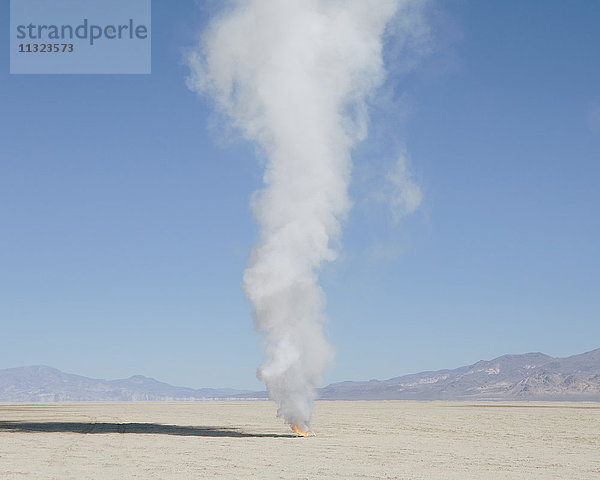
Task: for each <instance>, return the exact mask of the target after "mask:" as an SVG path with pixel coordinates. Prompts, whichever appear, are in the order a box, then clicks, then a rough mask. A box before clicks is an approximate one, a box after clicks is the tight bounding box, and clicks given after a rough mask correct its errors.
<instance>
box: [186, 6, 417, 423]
mask: <svg viewBox="0 0 600 480" xmlns="http://www.w3.org/2000/svg"><path fill="white" fill-rule="evenodd" d="M410 3H411V4H413V3H414V2H410ZM406 4H407V2H406V1H405V2H402V1H400V0H398V1H393V0H343V1H342V0H248V1H236V2H232V3H229V4H228V6H227V8H225V10H224V11H223V12H222V13H221V14H220V15H219V16H217V17H215V18H214V19H213V21H212V23H211V24H210V25H209V27H208V28H207V30H206V31H205V32H204V35H203V37H202V39H201V41H200V42H199V44H198V45H197V47H196V48H194V49H193V51H191V53H190V54H189V55H188V58H187V60H188V64H189V66H190V69H191V75H190V76H189V78H188V86H189V87H190V88H191V89H193V90H196V91H198V92H202V93H209V94H210V95H211V96H212V97H213V98H214V99H215V102H216V105H217V106H218V108H219V109H220V111H221V112H222V113H224V114H225V115H226V116H227V117H229V119H230V121H231V122H232V123H233V125H234V126H236V127H237V128H239V130H240V131H241V132H242V133H243V135H244V136H245V137H246V138H247V139H248V140H250V141H252V142H255V143H256V144H258V145H259V146H260V148H261V149H262V150H263V151H264V153H265V155H266V158H267V161H266V165H265V174H264V188H263V189H262V190H260V191H258V192H256V193H255V194H254V196H253V198H252V209H253V212H254V214H255V217H256V221H257V222H258V224H259V226H260V234H259V240H258V243H257V245H256V246H255V247H254V250H253V252H252V255H251V258H250V260H249V262H248V267H247V269H246V272H245V274H244V279H243V288H244V291H245V293H246V296H247V298H248V299H249V300H250V301H251V303H252V307H253V316H254V321H255V327H256V329H257V330H258V331H259V332H261V333H262V334H263V335H264V341H265V357H264V359H263V361H262V364H261V365H260V367H259V369H258V377H259V379H261V380H264V382H265V383H266V385H267V389H268V391H269V396H270V398H271V399H272V400H274V401H275V402H277V403H278V405H279V411H278V414H279V415H280V416H282V417H284V419H285V421H286V422H288V423H290V424H295V425H297V426H298V427H299V428H300V429H301V430H308V428H309V424H310V420H311V412H312V409H313V399H314V391H315V387H316V386H317V385H318V383H319V382H320V378H321V372H322V370H323V368H324V366H325V364H326V363H327V362H328V361H329V360H330V358H331V356H332V349H331V347H330V345H329V344H328V343H327V341H326V340H325V338H324V336H323V331H322V323H323V320H324V314H323V307H324V300H325V299H324V294H323V291H322V289H321V288H320V286H319V284H318V273H319V270H320V269H321V267H322V266H323V264H324V262H331V261H333V260H334V259H335V258H336V244H337V242H338V241H339V235H340V224H341V222H342V221H343V220H344V217H345V216H346V214H347V213H348V210H349V208H350V200H349V198H348V183H349V180H350V173H351V159H350V150H351V148H352V146H353V145H355V144H356V142H358V141H359V140H361V139H362V138H363V137H364V136H365V134H366V125H367V116H366V100H367V99H368V97H369V95H371V94H372V93H373V92H374V90H375V89H376V87H377V86H379V85H380V84H381V83H382V81H383V79H384V74H385V71H384V65H383V59H382V48H383V36H384V31H385V29H386V25H387V24H388V22H390V21H391V20H392V19H393V18H394V17H395V16H396V15H398V10H399V9H400V8H401V7H402V6H403V5H406ZM396 28H398V26H396ZM408 203H410V202H408ZM411 205H412V204H411ZM407 207H408V208H410V205H407Z"/></svg>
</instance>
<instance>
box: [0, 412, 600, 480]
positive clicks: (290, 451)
mask: <svg viewBox="0 0 600 480" xmlns="http://www.w3.org/2000/svg"><path fill="white" fill-rule="evenodd" d="M275 411H276V408H275V405H274V404H272V403H271V402H261V401H256V402H177V403H166V402H161V403H64V404H28V405H24V404H0V478H2V479H3V480H5V479H23V478H32V479H36V480H38V479H39V480H41V479H60V480H66V479H78V480H80V479H123V480H125V479H130V478H141V479H151V478H159V479H192V478H193V479H197V478H232V479H233V478H235V479H250V478H265V479H278V478H285V479H287V478H290V479H305V478H306V479H315V478H326V479H335V478H340V479H355V478H369V479H384V478H388V479H390V478H395V479H460V480H464V479H486V480H487V479H544V480H548V479H561V480H565V479H568V480H577V479H598V478H600V404H598V403H511V404H506V403H503V404H495V403H461V402H317V406H316V409H315V414H314V420H313V426H314V428H315V430H316V431H317V436H316V437H310V438H298V437H294V436H292V435H291V434H290V433H291V432H290V431H289V428H288V427H287V426H286V425H284V424H283V423H282V422H281V420H280V419H277V418H275Z"/></svg>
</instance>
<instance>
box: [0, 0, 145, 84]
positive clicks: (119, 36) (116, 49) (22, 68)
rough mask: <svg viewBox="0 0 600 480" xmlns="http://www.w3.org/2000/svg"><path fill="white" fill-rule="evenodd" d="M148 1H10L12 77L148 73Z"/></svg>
mask: <svg viewBox="0 0 600 480" xmlns="http://www.w3.org/2000/svg"><path fill="white" fill-rule="evenodd" d="M151 9H152V4H151V0H10V73H15V74H48V73H52V74H63V73H68V74H72V73H75V74H121V73H128V74H149V73H151V64H152V52H151V50H152V14H151V13H152V12H151Z"/></svg>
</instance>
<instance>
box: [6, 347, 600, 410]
mask: <svg viewBox="0 0 600 480" xmlns="http://www.w3.org/2000/svg"><path fill="white" fill-rule="evenodd" d="M317 394H318V398H319V399H321V400H569V401H583V400H588V401H600V348H599V349H597V350H593V351H591V352H587V353H583V354H580V355H573V356H571V357H567V358H554V357H551V356H549V355H544V354H543V353H526V354H523V355H503V356H501V357H498V358H495V359H494V360H490V361H483V360H482V361H479V362H477V363H475V364H473V365H469V366H466V367H460V368H456V369H454V370H438V371H435V372H422V373H417V374H412V375H405V376H402V377H396V378H391V379H389V380H370V381H367V382H351V381H348V382H340V383H332V384H331V385H328V386H326V387H324V388H320V389H318V391H317ZM266 397H267V395H266V392H248V391H243V390H235V389H228V388H225V389H213V388H202V389H192V388H185V387H174V386H172V385H169V384H167V383H163V382H159V381H157V380H154V379H153V378H148V377H144V376H141V375H136V376H133V377H131V378H127V379H123V380H99V379H93V378H87V377H82V376H79V375H73V374H69V373H63V372H61V371H60V370H57V369H55V368H50V367H45V366H35V367H20V368H9V369H5V370H0V402H64V401H98V402H99V401H143V400H154V401H158V400H214V399H232V400H233V399H238V400H243V399H265V398H266Z"/></svg>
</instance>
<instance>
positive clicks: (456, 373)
mask: <svg viewBox="0 0 600 480" xmlns="http://www.w3.org/2000/svg"><path fill="white" fill-rule="evenodd" d="M319 398H320V399H323V400H593V401H600V348H599V349H597V350H593V351H591V352H587V353H582V354H580V355H573V356H571V357H567V358H553V357H550V356H548V355H544V354H543V353H526V354H523V355H503V356H501V357H498V358H495V359H494V360H490V361H483V360H482V361H479V362H477V363H475V364H473V365H469V366H466V367H460V368H456V369H454V370H438V371H436V372H423V373H417V374H413V375H405V376H402V377H396V378H390V379H389V380H383V381H379V380H371V381H368V382H341V383H333V384H331V385H328V386H327V387H325V388H322V389H320V390H319Z"/></svg>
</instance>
